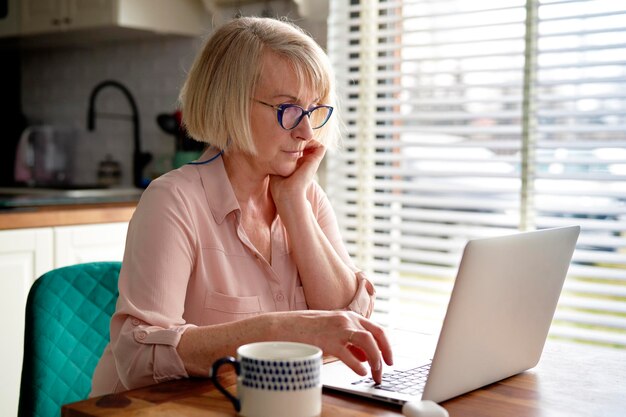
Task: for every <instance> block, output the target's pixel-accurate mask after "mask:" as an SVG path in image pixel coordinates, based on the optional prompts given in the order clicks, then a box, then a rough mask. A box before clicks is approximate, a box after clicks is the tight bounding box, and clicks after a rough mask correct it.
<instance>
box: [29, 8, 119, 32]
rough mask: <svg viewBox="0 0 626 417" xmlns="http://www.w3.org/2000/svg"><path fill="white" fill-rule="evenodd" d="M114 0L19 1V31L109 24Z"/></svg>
mask: <svg viewBox="0 0 626 417" xmlns="http://www.w3.org/2000/svg"><path fill="white" fill-rule="evenodd" d="M115 6H116V0H22V25H21V26H22V33H25V34H34V33H45V32H56V31H61V30H69V29H80V28H89V27H94V26H101V25H107V24H109V25H110V24H112V23H113V22H114V20H115Z"/></svg>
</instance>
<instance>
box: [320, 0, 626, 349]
mask: <svg viewBox="0 0 626 417" xmlns="http://www.w3.org/2000/svg"><path fill="white" fill-rule="evenodd" d="M625 14H626V5H623V6H620V4H619V2H614V1H603V0H571V1H565V0H559V1H536V0H529V1H523V0H483V1H480V2H471V1H463V0H436V1H435V0H404V1H391V0H390V1H383V0H360V1H359V0H351V1H350V0H336V1H331V11H330V17H329V36H328V47H329V52H330V55H331V59H332V60H333V64H334V68H335V71H336V76H337V80H338V88H339V93H340V98H341V112H342V118H343V121H344V123H345V132H344V149H343V150H342V151H340V152H337V153H333V154H330V155H328V161H327V168H328V173H329V178H331V179H332V180H331V181H329V182H328V185H327V192H328V195H329V197H330V198H331V201H332V203H333V206H334V208H335V211H336V212H337V216H338V220H339V224H340V227H341V229H342V233H343V236H344V239H345V240H346V244H347V246H348V250H349V251H350V253H351V254H352V256H353V257H354V259H355V262H356V263H357V264H358V265H359V266H360V267H361V268H363V269H364V270H365V271H367V272H368V274H369V276H370V278H371V279H373V280H374V281H375V284H376V286H377V289H378V302H377V307H376V311H375V315H374V318H375V319H377V320H378V321H380V322H383V323H386V324H391V323H393V324H394V325H400V326H404V325H407V324H409V323H411V324H412V325H413V326H414V325H415V323H419V324H421V325H422V326H423V330H425V331H434V332H436V331H438V329H439V327H440V325H441V320H442V319H443V314H444V313H445V307H446V305H447V301H448V297H449V294H450V290H451V288H452V282H453V279H454V276H455V274H456V269H457V266H458V262H459V260H460V256H461V251H462V248H463V246H464V244H465V242H466V241H467V239H469V238H473V237H482V236H493V235H500V234H507V233H513V232H515V231H517V230H525V229H533V228H545V227H553V226H559V225H565V224H580V225H581V226H582V229H583V231H582V233H581V237H580V239H579V245H578V247H577V250H576V253H575V255H574V260H573V264H572V266H571V268H570V274H569V276H568V278H567V280H566V285H565V290H564V293H563V296H562V298H561V301H560V306H559V309H558V312H557V316H556V320H555V323H554V325H553V328H552V334H553V335H554V336H560V337H567V338H574V339H581V340H586V341H594V342H600V343H607V344H617V345H626V235H625V230H626V205H625V200H626V186H625V184H626V183H625V181H624V179H626V178H625V176H626V146H625V145H626V58H625V57H626V28H624V25H623V24H622V23H621V22H622V21H623V19H624V18H626V16H625Z"/></svg>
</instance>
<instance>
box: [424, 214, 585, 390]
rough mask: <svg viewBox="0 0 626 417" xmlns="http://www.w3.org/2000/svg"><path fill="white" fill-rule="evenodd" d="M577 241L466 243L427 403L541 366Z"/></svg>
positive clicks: (544, 238) (522, 237)
mask: <svg viewBox="0 0 626 417" xmlns="http://www.w3.org/2000/svg"><path fill="white" fill-rule="evenodd" d="M579 233H580V227H579V226H572V227H563V228H557V229H546V230H540V231H533V232H527V233H519V234H516V235H511V236H502V237H496V238H486V239H476V240H471V241H469V242H468V244H467V245H466V247H465V251H464V254H463V258H462V261H461V264H460V265H459V270H458V274H457V279H456V281H455V283H454V289H453V291H452V296H451V298H450V302H449V304H448V310H447V313H446V317H445V319H444V324H443V327H442V330H441V333H440V335H439V341H438V343H437V348H436V350H435V355H434V356H433V362H432V366H431V370H430V375H429V377H428V381H427V383H426V386H425V388H424V393H423V397H422V398H424V399H429V400H433V401H437V402H440V401H444V400H446V399H448V398H452V397H455V396H457V395H460V394H463V393H466V392H468V391H471V390H473V389H476V388H479V387H482V386H484V385H487V384H490V383H493V382H495V381H499V380H501V379H503V378H506V377H509V376H512V375H515V374H517V373H519V372H522V371H524V370H526V369H529V368H532V367H534V366H535V365H536V364H537V362H538V361H539V358H540V357H541V352H542V350H543V346H544V344H545V340H546V338H547V335H548V330H549V328H550V324H551V322H552V318H553V316H554V312H555V309H556V305H557V302H558V299H559V296H560V294H561V289H562V287H563V282H564V280H565V276H566V274H567V270H568V268H569V264H570V261H571V258H572V254H573V252H574V248H575V246H576V240H577V238H578V235H579Z"/></svg>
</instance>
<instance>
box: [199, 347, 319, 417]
mask: <svg viewBox="0 0 626 417" xmlns="http://www.w3.org/2000/svg"><path fill="white" fill-rule="evenodd" d="M226 364H230V365H232V366H233V367H234V368H235V371H236V373H237V375H238V377H237V396H236V397H235V396H234V395H232V394H231V393H230V392H228V391H227V390H226V389H225V388H224V387H223V386H222V385H221V384H220V382H219V379H218V377H217V374H218V370H219V368H220V367H221V366H222V365H226ZM321 369H322V351H321V349H320V348H318V347H316V346H312V345H307V344H304V343H293V342H259V343H250V344H247V345H243V346H240V347H239V349H237V359H235V358H233V357H232V356H228V357H225V358H221V359H218V360H217V361H215V363H214V364H213V369H212V374H211V379H212V381H213V383H214V384H215V386H216V387H217V389H218V390H220V392H222V394H224V395H225V396H226V397H227V398H228V399H229V400H230V401H231V402H232V403H233V406H234V407H235V410H237V412H238V413H239V415H241V416H245V417H314V416H319V415H320V414H321V413H322V383H321V379H320V372H321Z"/></svg>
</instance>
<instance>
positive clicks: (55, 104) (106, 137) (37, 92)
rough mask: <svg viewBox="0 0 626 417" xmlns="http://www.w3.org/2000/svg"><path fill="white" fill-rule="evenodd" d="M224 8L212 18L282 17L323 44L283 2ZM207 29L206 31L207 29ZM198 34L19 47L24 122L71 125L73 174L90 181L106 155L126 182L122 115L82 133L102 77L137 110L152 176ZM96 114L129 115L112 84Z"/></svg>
mask: <svg viewBox="0 0 626 417" xmlns="http://www.w3.org/2000/svg"><path fill="white" fill-rule="evenodd" d="M267 4H269V8H268V6H267V5H266V4H265V3H263V4H256V5H255V4H252V5H247V6H245V7H243V8H241V9H236V8H224V9H222V10H220V13H219V16H216V19H215V21H216V22H219V21H223V20H227V19H230V18H231V17H233V16H234V15H235V14H237V13H238V12H241V14H243V15H259V16H260V15H263V14H269V15H272V16H277V15H280V16H284V15H286V16H289V17H290V18H291V19H293V20H296V21H297V22H298V23H299V24H301V25H302V26H303V27H304V28H305V30H307V31H309V32H310V33H311V34H312V35H313V36H314V37H316V39H317V40H318V42H319V43H320V44H322V45H325V43H326V38H325V25H320V24H315V23H313V24H312V23H310V22H309V23H307V22H306V21H304V20H302V19H300V18H299V17H298V14H297V11H296V9H295V6H294V5H293V4H292V3H291V2H290V1H273V2H269V3H267ZM209 31H210V30H208V31H207V33H208V32H209ZM202 40H203V37H198V38H172V37H168V38H161V37H159V38H154V39H150V40H135V41H126V42H118V43H104V44H98V45H93V46H92V47H89V48H85V47H61V48H59V47H57V48H46V49H26V50H23V52H22V109H23V112H24V114H25V115H26V117H27V119H28V121H29V123H31V124H40V123H46V124H55V125H62V126H73V127H75V128H76V129H77V130H78V140H77V143H76V149H77V155H78V156H79V157H78V158H77V160H76V169H75V171H76V173H75V175H74V177H75V178H77V179H79V180H75V181H79V182H80V183H83V184H93V183H95V182H96V172H97V165H98V162H99V161H101V160H102V159H104V157H105V155H106V154H111V155H112V156H113V157H114V159H116V160H118V161H120V162H121V163H122V168H123V184H124V185H130V184H132V149H133V142H132V138H133V136H132V124H131V123H130V121H129V120H125V119H108V118H99V119H97V121H96V127H97V128H96V131H95V132H87V130H86V119H87V107H88V101H89V95H90V92H91V91H92V89H93V87H94V86H95V85H96V84H97V83H99V82H100V81H102V80H105V79H114V80H117V81H119V82H121V83H123V84H124V85H126V86H127V87H128V89H129V90H130V91H131V92H132V94H133V95H134V97H135V101H136V102H137V106H138V108H139V112H140V123H141V141H142V148H143V150H145V151H149V152H151V153H152V154H153V156H154V161H153V163H151V164H150V165H149V166H148V167H147V169H146V171H145V174H147V176H152V177H154V176H157V175H158V174H160V173H162V172H164V171H166V170H168V169H170V168H171V162H170V161H171V156H172V154H173V152H174V138H173V136H171V135H168V134H166V133H164V132H162V131H161V130H160V128H159V127H158V125H157V123H156V117H157V115H158V114H159V113H163V112H173V111H174V110H175V109H176V108H177V97H178V93H179V90H180V87H181V86H182V84H183V82H184V79H185V74H186V71H187V70H188V68H189V67H190V66H191V63H192V61H193V58H194V56H195V54H196V52H197V51H198V49H199V47H200V46H201V44H202ZM96 108H97V111H98V112H99V113H117V114H128V115H130V114H131V112H130V107H129V105H128V104H127V101H126V100H125V98H124V96H123V95H122V94H121V93H120V92H119V91H117V90H115V89H113V88H106V89H104V90H102V92H101V93H100V94H99V96H98V99H97V107H96Z"/></svg>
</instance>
